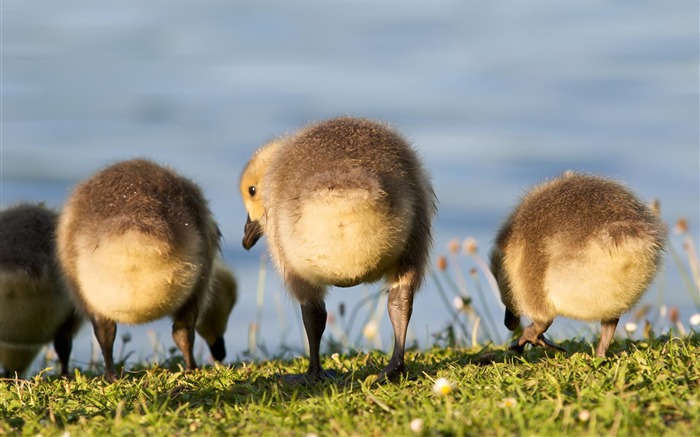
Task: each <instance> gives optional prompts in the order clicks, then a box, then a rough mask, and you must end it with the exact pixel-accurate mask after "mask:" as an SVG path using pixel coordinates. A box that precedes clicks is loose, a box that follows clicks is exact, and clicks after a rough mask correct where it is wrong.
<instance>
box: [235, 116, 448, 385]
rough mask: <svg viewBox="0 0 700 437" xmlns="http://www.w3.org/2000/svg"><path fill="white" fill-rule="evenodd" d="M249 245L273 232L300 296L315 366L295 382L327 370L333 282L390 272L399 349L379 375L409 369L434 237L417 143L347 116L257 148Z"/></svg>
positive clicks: (244, 185) (248, 171)
mask: <svg viewBox="0 0 700 437" xmlns="http://www.w3.org/2000/svg"><path fill="white" fill-rule="evenodd" d="M240 191H241V195H242V197H243V202H244V204H245V207H246V210H247V212H248V220H247V222H246V226H245V236H244V238H243V246H244V247H245V248H246V249H249V248H250V247H252V246H253V245H254V244H255V243H256V241H257V240H258V239H259V238H260V237H261V236H262V235H267V238H268V246H269V250H270V254H271V256H272V258H273V260H274V262H275V264H276V265H277V268H278V270H279V272H280V274H281V275H282V276H283V277H284V280H285V283H286V285H287V287H288V289H289V291H290V292H291V294H292V295H293V296H294V297H295V298H296V299H297V300H298V301H299V302H300V304H301V312H302V319H303V321H304V328H305V330H306V334H307V337H308V340H309V350H310V357H309V367H308V370H307V372H306V373H305V374H304V375H289V376H287V377H286V379H287V380H289V381H292V382H304V381H313V380H318V379H321V378H324V377H326V376H329V374H328V373H326V372H325V371H324V370H323V369H322V367H321V362H320V358H319V347H320V343H321V336H322V335H323V331H324V330H325V326H326V307H325V303H324V299H325V296H326V293H327V288H328V286H330V285H335V286H339V287H350V286H353V285H357V284H361V283H367V282H376V281H378V280H380V279H382V278H384V279H386V281H387V283H388V287H389V303H388V310H389V318H390V319H391V323H392V326H393V329H394V337H395V344H394V351H393V354H392V356H391V359H390V361H389V364H388V365H387V366H386V367H385V368H384V369H383V370H382V371H381V373H380V374H379V378H378V379H379V380H383V379H386V378H391V377H394V376H396V375H398V374H399V373H401V372H403V371H404V368H405V366H404V347H405V339H406V330H407V327H408V322H409V320H410V317H411V312H412V309H413V298H414V295H415V293H416V291H417V290H418V288H419V286H420V284H421V281H422V280H423V275H424V273H425V267H426V264H427V262H428V251H429V248H430V244H431V221H432V219H433V216H434V215H435V195H434V193H433V189H432V185H431V183H430V181H429V179H428V176H427V174H426V173H425V171H424V170H423V167H422V164H421V162H420V160H419V158H418V157H417V155H416V153H415V152H414V150H413V149H412V148H411V147H410V146H409V145H408V143H407V142H406V141H405V140H404V139H403V138H402V137H401V136H400V135H399V134H398V133H396V132H395V131H393V130H392V129H390V128H389V127H387V126H386V125H384V124H381V123H377V122H374V121H371V120H367V119H359V118H350V117H341V118H336V119H332V120H327V121H323V122H320V123H316V124H313V125H311V126H308V127H306V128H304V129H302V130H300V131H299V132H297V133H296V134H294V135H292V136H289V137H285V138H281V139H278V140H275V141H273V142H271V143H268V144H266V145H265V146H263V147H262V148H261V149H260V150H258V151H257V152H256V153H255V154H254V155H253V156H252V158H251V159H250V161H249V162H248V165H247V166H246V168H245V169H244V171H243V173H242V175H241V181H240Z"/></svg>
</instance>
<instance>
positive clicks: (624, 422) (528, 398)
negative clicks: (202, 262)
mask: <svg viewBox="0 0 700 437" xmlns="http://www.w3.org/2000/svg"><path fill="white" fill-rule="evenodd" d="M563 345H564V346H565V347H566V348H567V349H568V350H569V353H568V354H564V353H558V354H552V353H547V354H545V353H544V352H543V351H542V350H541V349H532V350H527V351H526V353H525V354H524V355H522V356H518V355H514V354H512V353H511V352H506V351H505V350H504V349H503V348H499V347H491V348H487V349H484V350H467V349H455V348H434V349H431V350H428V351H421V352H418V351H415V352H409V353H408V355H407V358H408V360H409V373H408V375H407V376H406V377H405V378H403V379H401V380H400V381H398V382H396V383H393V384H384V385H376V384H375V385H373V384H372V383H371V382H372V375H373V374H375V373H376V372H378V371H379V370H380V369H381V367H382V366H383V365H384V364H385V363H386V362H387V360H388V357H387V356H386V355H384V354H381V353H371V354H364V353H361V354H357V355H353V356H338V355H331V356H324V365H325V366H326V367H328V368H334V369H337V370H340V371H342V374H343V376H342V378H341V379H339V380H338V381H336V382H325V383H322V384H317V385H315V386H311V387H297V386H290V385H287V384H285V383H282V382H279V381H278V378H277V376H276V375H277V374H279V373H287V372H301V371H303V370H304V369H305V366H306V363H307V361H306V360H305V359H296V360H292V361H279V360H271V361H266V362H261V363H236V364H234V365H231V366H217V367H209V368H205V369H203V370H200V371H197V372H195V373H192V374H182V373H179V371H178V360H177V359H175V360H172V361H171V362H169V363H165V365H164V367H149V368H144V369H136V370H132V371H130V372H129V373H127V374H126V376H125V377H124V378H123V379H121V380H120V381H118V382H117V383H115V384H109V383H107V382H105V381H104V380H102V379H101V378H100V377H99V376H96V375H93V374H89V373H82V372H80V371H76V372H75V375H74V378H72V379H71V380H65V379H60V378H54V377H50V376H46V375H39V376H36V377H34V378H33V379H30V380H26V381H22V380H19V381H17V380H4V381H2V383H0V434H1V435H11V434H24V435H36V434H41V435H44V436H51V435H64V433H69V434H70V435H76V436H77V435H143V434H149V435H219V434H237V435H272V434H274V435H309V434H317V435H341V436H342V435H505V434H513V433H515V434H525V435H535V434H537V435H544V434H548V435H551V434H558V435H564V434H601V435H696V434H697V432H698V430H700V335H699V334H692V335H691V336H685V337H683V338H679V337H669V336H662V337H658V338H656V339H653V340H647V341H630V340H617V341H616V342H615V343H614V344H613V346H612V347H611V351H610V353H611V355H610V357H609V358H608V359H607V360H603V359H597V358H592V357H591V355H590V352H591V350H592V347H591V345H590V344H588V343H586V342H581V341H572V342H564V343H563ZM167 367H170V369H168V368H167ZM173 370H174V372H173ZM440 378H444V379H445V380H446V381H447V386H443V388H442V390H441V391H440V392H439V393H436V392H435V391H434V386H435V382H436V381H437V380H438V379H440ZM441 382H442V381H441Z"/></svg>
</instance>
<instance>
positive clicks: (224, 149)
mask: <svg viewBox="0 0 700 437" xmlns="http://www.w3.org/2000/svg"><path fill="white" fill-rule="evenodd" d="M698 13H699V11H698V3H697V2H687V1H658V2H653V1H649V2H634V3H630V2H583V1H580V2H566V4H563V3H554V2H527V1H524V2H480V3H476V2H465V3H457V2H404V3H394V2H376V3H375V2H354V3H338V2H326V3H318V2H287V3H284V2H270V3H264V4H263V3H261V2H188V1H184V2H117V1H105V2H94V3H93V2H62V1H50V2H49V1H45V2H42V1H32V2H3V4H2V154H1V156H2V164H1V170H2V189H1V195H2V199H1V203H2V206H3V207H6V206H8V205H11V204H13V203H15V202H18V201H46V202H47V203H48V204H49V205H51V206H53V207H56V208H60V207H61V205H62V203H63V202H64V201H65V199H66V197H67V195H68V194H69V192H70V189H71V187H73V186H74V185H75V184H76V183H77V182H78V181H80V180H81V179H82V178H84V177H86V176H88V175H90V174H91V173H92V172H94V171H96V170H97V169H99V168H101V167H103V166H105V165H106V164H108V163H112V162H115V161H117V160H120V159H125V158H129V157H134V156H145V157H150V158H152V159H154V160H156V161H158V162H161V163H165V164H169V165H171V166H173V167H174V168H176V169H177V170H178V171H180V172H181V173H183V174H184V175H186V176H189V177H191V178H192V179H194V180H196V181H197V182H198V183H199V184H200V185H201V186H202V187H203V188H204V190H205V192H206V193H207V196H208V198H209V199H210V202H211V207H212V209H213V211H214V213H215V215H216V216H217V218H218V220H219V222H220V224H221V228H222V231H223V234H224V238H225V243H224V254H225V257H226V261H227V262H228V263H229V264H230V265H231V266H232V268H233V269H234V270H235V272H236V274H237V276H238V279H239V282H240V291H241V297H240V302H239V304H238V306H237V307H236V308H235V310H234V312H233V314H232V316H231V319H230V324H229V330H228V332H227V334H226V341H227V343H228V350H229V359H232V360H233V359H236V358H237V357H238V358H241V357H243V356H244V355H243V353H244V351H245V350H246V349H248V335H249V328H250V324H251V323H253V322H255V320H256V318H258V317H260V323H259V325H258V328H259V334H258V335H259V336H258V340H259V343H261V344H263V345H265V347H266V348H267V350H268V351H269V352H270V353H279V352H280V351H281V348H280V345H281V344H286V345H288V346H289V347H291V348H292V349H293V350H294V351H296V352H301V351H302V350H303V349H302V347H303V346H302V345H303V334H302V330H301V324H300V317H299V315H298V310H297V306H296V304H294V303H293V302H292V301H291V299H290V298H288V297H287V296H286V294H285V292H284V290H283V288H282V286H281V284H280V282H279V279H278V277H277V275H276V273H275V272H274V271H272V269H271V268H270V266H268V269H267V275H266V282H265V287H264V294H263V295H262V297H263V301H262V302H263V305H262V307H260V308H261V309H260V310H258V305H257V302H258V299H259V297H258V293H257V287H258V279H259V264H260V257H261V255H262V254H263V253H264V246H265V245H264V244H258V245H257V246H256V247H255V248H254V250H252V251H251V252H250V253H247V252H245V251H244V250H243V249H242V247H241V244H240V240H241V238H242V233H243V223H244V220H245V212H244V209H243V206H242V204H241V201H240V199H239V195H238V192H237V183H238V177H239V174H240V171H241V169H242V167H243V165H244V164H245V162H246V160H247V158H248V157H249V155H250V154H251V153H252V151H253V150H255V148H256V147H258V146H259V145H261V144H262V143H263V142H265V141H267V140H269V139H270V138H272V137H274V136H276V135H279V134H282V133H285V132H290V131H292V130H294V129H296V128H297V127H299V126H301V125H303V124H305V123H307V122H310V121H314V120H318V119H323V118H329V117H332V116H335V115H339V114H351V115H362V116H368V117H375V118H378V119H381V120H384V121H387V122H390V123H392V124H393V125H394V126H395V127H397V128H398V129H399V130H400V131H402V132H403V133H404V134H405V135H406V136H407V137H408V138H409V139H410V140H411V142H412V143H413V144H415V146H416V148H417V149H419V150H420V153H421V155H422V157H423V159H424V161H425V163H426V166H427V167H428V168H429V170H430V172H431V173H432V175H433V179H434V184H435V189H436V192H437V195H438V197H439V201H440V206H439V211H440V213H439V218H438V220H437V222H436V225H435V250H434V253H435V256H434V259H435V258H436V257H437V255H438V254H441V253H442V254H445V253H447V244H448V242H449V241H450V240H451V239H453V238H458V239H460V240H462V239H464V238H465V237H467V236H472V237H474V238H476V240H477V241H478V243H479V249H480V253H482V254H484V255H485V254H486V253H487V252H488V249H489V246H490V244H491V239H492V237H493V235H494V233H495V231H496V229H497V228H498V225H499V223H500V221H501V220H502V219H503V218H504V216H505V215H506V214H507V213H508V212H509V209H510V208H511V207H512V205H513V204H514V202H515V201H516V200H517V199H518V197H519V196H520V195H521V194H522V193H523V192H524V190H526V189H527V188H528V187H530V186H532V185H533V184H535V183H537V182H539V181H541V180H543V179H545V178H547V177H551V176H554V175H556V174H558V173H561V172H562V171H564V170H566V169H578V170H585V171H591V172H595V173H602V174H605V175H608V176H611V177H614V178H617V179H620V180H622V181H624V182H626V183H627V184H628V185H629V186H631V187H632V188H633V189H634V190H635V191H637V192H638V193H639V195H640V196H642V197H644V198H645V199H653V198H657V199H660V200H661V205H662V208H663V215H664V218H665V219H666V220H667V221H668V222H669V223H671V224H673V223H674V222H675V221H676V220H677V219H678V218H679V217H686V218H687V219H688V221H689V223H690V227H691V230H693V232H694V235H695V244H696V245H697V246H700V245H699V244H698V242H697V235H698V225H699V219H698V216H699V215H700V213H699V208H700V207H699V200H698V198H699V197H700V195H699V191H700V189H699V180H698V178H699V176H698V175H699V173H700V170H699V167H700V156H699V145H698V144H699V143H698V132H699V124H698V119H699V113H698V97H699V95H698V94H699V93H698V64H699V61H698V52H699V48H698V41H699V35H698V23H697V17H698ZM261 243H264V240H263V241H261ZM671 243H672V244H673V245H674V246H675V247H676V250H678V251H680V250H681V249H680V247H681V239H680V237H678V236H676V235H672V236H671ZM460 262H461V268H462V270H463V271H464V272H465V274H467V272H468V271H469V270H470V269H472V268H475V267H476V264H474V262H473V261H471V260H470V259H468V258H467V257H463V256H462V257H460ZM666 265H667V268H666V271H665V273H664V274H663V275H661V276H660V277H659V280H658V281H657V283H656V284H654V285H653V286H652V287H651V289H650V291H649V292H648V293H647V295H646V296H645V298H644V300H645V302H647V303H651V304H653V305H657V303H658V302H659V301H661V302H662V303H665V304H667V305H669V306H670V305H676V306H680V307H681V316H682V320H687V317H688V316H689V315H690V314H692V313H693V312H695V311H697V309H696V308H694V307H693V305H692V301H691V300H690V298H689V292H688V291H687V289H686V288H685V286H684V283H683V281H682V278H681V276H680V274H679V273H678V272H679V269H678V267H677V265H676V264H675V263H674V262H673V260H672V259H671V258H670V257H668V259H667V262H666ZM480 283H482V284H485V280H484V278H483V277H481V278H480ZM467 285H468V286H469V292H470V293H472V294H474V293H475V287H474V283H473V281H471V280H470V279H468V280H467ZM484 286H485V285H484ZM377 289H378V287H358V288H356V289H334V290H331V293H330V297H329V300H328V308H329V311H330V312H332V313H334V315H335V316H336V319H337V320H338V322H339V323H340V322H343V320H341V319H340V316H339V315H338V306H339V304H340V303H341V302H343V303H344V304H345V305H346V307H347V308H348V309H352V308H353V307H354V306H355V305H356V303H357V302H358V301H359V300H360V299H362V298H363V297H364V296H367V295H371V294H372V293H374V292H376V290H377ZM485 294H486V300H487V301H488V303H487V304H486V305H485V306H482V305H480V304H479V303H480V301H479V300H477V302H476V303H477V308H479V310H480V311H482V312H483V311H487V310H488V311H489V312H492V313H493V314H494V318H495V319H496V323H497V325H498V327H497V330H498V332H497V334H496V337H497V339H498V341H499V342H500V341H503V339H504V338H505V336H506V333H507V331H506V330H505V328H504V327H503V326H502V324H501V319H502V315H501V310H500V308H499V307H498V305H497V302H496V300H495V299H494V298H493V296H492V295H491V294H490V292H488V291H487V292H486V293H485ZM450 298H451V297H450ZM371 311H372V310H371V308H369V309H363V310H362V311H360V312H359V315H358V316H357V319H356V322H355V323H354V325H353V326H354V329H353V331H352V333H351V339H352V340H353V341H354V340H356V338H357V337H358V335H359V334H360V330H361V329H362V325H363V324H364V322H365V319H366V317H367V316H368V314H370V313H371ZM384 313H385V309H383V308H380V310H379V311H378V312H377V314H380V315H382V319H381V320H380V327H381V331H380V332H381V336H380V337H379V340H378V341H379V343H374V342H373V343H371V344H370V343H367V342H364V341H363V340H361V341H360V343H359V344H358V346H362V347H381V348H383V349H384V350H387V351H389V350H390V347H391V343H392V336H391V334H390V329H389V323H388V318H387V317H386V315H385V314H384ZM450 317H451V315H450V313H449V312H448V310H447V308H446V305H445V304H444V303H443V301H442V300H441V298H440V295H439V293H438V292H437V289H436V287H435V284H434V282H433V281H432V280H430V279H428V280H427V281H426V285H425V287H424V289H423V291H422V293H421V294H420V295H419V296H418V297H417V299H416V306H415V310H414V315H413V319H412V322H411V326H410V329H411V335H412V341H415V342H417V343H418V345H419V346H426V345H430V344H432V342H433V341H434V338H433V336H432V334H434V333H437V332H440V331H441V330H443V329H444V327H445V326H446V325H447V323H448V322H449V319H450ZM629 319H630V316H627V317H626V318H625V319H623V323H624V322H625V321H627V320H629ZM344 322H347V315H346V319H345V320H344ZM335 329H336V328H335V327H333V326H329V328H328V330H327V331H326V339H330V338H331V337H335V338H338V337H339V335H340V334H339V332H338V331H334V330H335ZM596 329H597V328H596V327H595V325H588V324H583V323H578V322H567V321H565V320H558V321H557V322H555V324H554V325H553V326H552V328H551V330H550V332H551V334H552V336H553V337H554V338H556V339H562V338H565V337H571V336H575V335H576V336H586V337H588V338H591V339H592V338H593V336H594V334H595V332H597V331H596ZM125 332H129V333H130V334H131V336H132V341H131V342H130V343H129V344H127V345H126V351H127V352H129V351H131V352H133V355H132V358H133V359H141V358H149V357H151V356H152V354H153V348H152V346H151V344H150V340H149V336H148V335H147V334H148V333H149V332H151V333H152V334H154V335H155V336H156V337H157V338H158V339H159V341H160V342H161V343H162V345H163V347H164V348H165V349H166V350H167V349H168V348H170V347H172V346H173V343H172V340H171V339H170V334H169V332H170V328H169V322H168V321H167V320H163V321H159V322H156V323H153V324H149V325H146V326H139V327H123V326H120V327H119V328H118V340H117V343H116V345H115V349H116V350H117V353H118V351H119V348H120V347H121V341H120V340H119V334H122V333H125ZM618 334H620V335H622V329H621V328H620V329H619V332H618ZM91 337H92V332H91V328H90V327H88V326H85V327H84V329H83V330H82V331H81V333H80V335H79V336H78V338H77V339H76V343H75V353H74V354H73V360H74V364H76V365H79V366H84V365H85V364H86V363H87V361H88V360H89V355H90V349H91V342H92V339H91ZM198 341H199V340H198ZM197 349H198V350H199V351H200V353H201V354H202V355H203V356H205V357H206V356H207V353H206V351H204V350H203V349H202V345H201V342H200V343H198V346H197ZM166 353H167V352H166ZM259 356H260V357H262V356H264V355H259ZM35 367H37V366H35Z"/></svg>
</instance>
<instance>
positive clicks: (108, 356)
mask: <svg viewBox="0 0 700 437" xmlns="http://www.w3.org/2000/svg"><path fill="white" fill-rule="evenodd" d="M91 319H92V328H93V330H94V332H95V337H97V342H98V343H99V344H100V349H102V356H103V357H104V360H105V379H106V380H107V381H110V382H115V381H116V380H117V369H116V368H115V367H114V356H113V355H112V353H113V352H112V349H113V348H114V338H115V337H116V336H117V323H116V322H115V321H114V320H109V319H105V318H103V317H100V316H98V315H93V316H92V317H91Z"/></svg>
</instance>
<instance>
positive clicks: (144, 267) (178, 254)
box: [57, 159, 228, 381]
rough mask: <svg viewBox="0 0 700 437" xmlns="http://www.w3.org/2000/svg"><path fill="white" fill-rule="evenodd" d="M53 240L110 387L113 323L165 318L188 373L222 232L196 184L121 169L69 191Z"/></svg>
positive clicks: (144, 165)
mask: <svg viewBox="0 0 700 437" xmlns="http://www.w3.org/2000/svg"><path fill="white" fill-rule="evenodd" d="M57 236H58V256H59V260H60V262H61V265H62V267H63V270H64V272H65V276H66V278H67V280H68V282H69V283H70V285H71V286H72V291H73V297H74V299H75V300H76V302H77V303H78V304H79V307H80V308H81V309H82V311H83V312H84V313H85V314H87V315H88V317H89V319H90V321H91V322H92V325H93V329H94V332H95V336H96V338H97V341H98V343H99V344H100V348H101V349H102V355H103V357H104V361H105V377H106V378H107V379H108V380H111V381H114V380H116V369H115V366H114V358H113V355H112V349H113V345H114V338H115V336H116V329H117V327H116V324H117V323H126V324H141V323H146V322H150V321H153V320H157V319H160V318H162V317H165V316H172V319H173V325H172V337H173V340H174V342H175V344H176V345H177V347H178V348H179V349H180V351H181V352H182V354H183V356H184V360H185V366H186V370H187V371H192V370H193V369H195V368H196V367H197V364H196V362H195V359H194V356H193V345H194V333H195V327H196V326H197V323H198V318H199V315H200V313H201V312H202V311H203V310H205V309H206V308H207V307H208V305H209V303H210V301H211V299H212V295H213V294H215V293H217V292H216V291H214V290H216V287H217V285H216V284H217V279H216V278H217V268H216V267H215V259H216V257H217V256H218V253H219V251H220V249H219V241H220V237H221V234H220V232H219V228H218V226H217V223H216V222H215V220H214V218H213V216H212V213H211V211H210V210H209V206H208V204H207V201H206V199H205V198H204V195H203V194H202V191H201V190H200V188H199V187H198V186H197V185H196V184H195V183H194V182H192V181H190V180H189V179H186V178H184V177H182V176H180V175H178V174H177V173H175V172H174V171H173V170H171V169H169V168H165V167H162V166H159V165H157V164H155V163H153V162H151V161H147V160H143V159H134V160H129V161H122V162H119V163H117V164H114V165H112V166H109V167H107V168H105V169H103V170H101V171H99V172H97V173H96V174H95V175H93V176H92V177H90V178H88V179H87V180H85V181H83V182H81V183H80V184H79V185H78V186H77V187H76V188H75V190H74V191H73V193H72V194H71V195H70V197H69V199H68V201H67V202H66V205H65V206H64V209H63V211H62V213H61V215H60V218H59V224H58V231H57ZM219 265H220V264H219ZM220 268H221V269H223V268H224V267H223V265H220ZM212 287H214V288H212ZM225 317H228V313H227V314H225ZM199 323H200V326H204V324H206V323H207V320H206V319H203V320H201V321H199Z"/></svg>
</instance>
